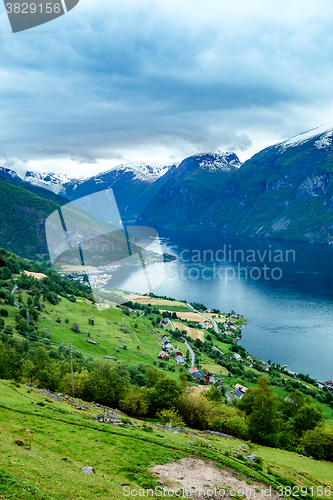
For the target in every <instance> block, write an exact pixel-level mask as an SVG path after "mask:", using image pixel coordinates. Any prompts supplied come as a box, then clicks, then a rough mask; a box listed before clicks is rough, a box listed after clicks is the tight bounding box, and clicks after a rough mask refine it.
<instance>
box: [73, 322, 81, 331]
mask: <svg viewBox="0 0 333 500" xmlns="http://www.w3.org/2000/svg"><path fill="white" fill-rule="evenodd" d="M71 330H73V332H75V333H80V327H79V324H78V323H72V326H71Z"/></svg>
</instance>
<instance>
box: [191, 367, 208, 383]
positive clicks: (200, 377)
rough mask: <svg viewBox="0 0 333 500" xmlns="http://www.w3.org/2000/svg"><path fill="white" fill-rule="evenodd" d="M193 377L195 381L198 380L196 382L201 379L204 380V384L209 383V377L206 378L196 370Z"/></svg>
mask: <svg viewBox="0 0 333 500" xmlns="http://www.w3.org/2000/svg"><path fill="white" fill-rule="evenodd" d="M193 376H194V377H195V378H196V379H198V380H202V379H204V380H205V382H207V384H208V382H209V377H207V375H205V374H204V373H202V372H201V371H200V370H197V371H195V372H193Z"/></svg>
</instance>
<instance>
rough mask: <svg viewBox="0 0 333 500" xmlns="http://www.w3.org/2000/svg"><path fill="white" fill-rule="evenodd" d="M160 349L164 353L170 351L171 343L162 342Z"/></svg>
mask: <svg viewBox="0 0 333 500" xmlns="http://www.w3.org/2000/svg"><path fill="white" fill-rule="evenodd" d="M162 349H164V351H170V349H172V344H171V342H169V341H168V340H167V341H166V342H164V344H163V345H162Z"/></svg>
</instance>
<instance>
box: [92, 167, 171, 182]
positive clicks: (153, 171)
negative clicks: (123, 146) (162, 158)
mask: <svg viewBox="0 0 333 500" xmlns="http://www.w3.org/2000/svg"><path fill="white" fill-rule="evenodd" d="M177 165H179V163H178V164H177ZM171 167H172V165H158V164H156V163H149V164H147V163H143V162H135V161H132V162H127V163H121V164H120V165H116V166H115V167H112V168H110V170H107V171H106V172H101V173H100V174H98V175H96V176H93V178H94V179H95V182H96V184H99V183H101V182H103V177H104V176H106V175H107V174H109V173H111V172H115V171H118V172H119V175H120V174H122V173H124V172H131V173H133V174H134V179H138V180H144V181H149V182H154V181H156V180H157V179H158V178H159V177H162V175H164V174H165V173H166V172H167V171H168V170H169V169H170V168H171Z"/></svg>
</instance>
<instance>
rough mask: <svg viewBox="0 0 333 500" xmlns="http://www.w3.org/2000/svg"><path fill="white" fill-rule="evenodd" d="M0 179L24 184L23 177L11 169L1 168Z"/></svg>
mask: <svg viewBox="0 0 333 500" xmlns="http://www.w3.org/2000/svg"><path fill="white" fill-rule="evenodd" d="M0 177H2V178H3V179H10V180H11V181H16V182H23V181H22V179H21V177H19V176H18V175H17V173H16V172H14V170H10V168H5V167H0Z"/></svg>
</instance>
